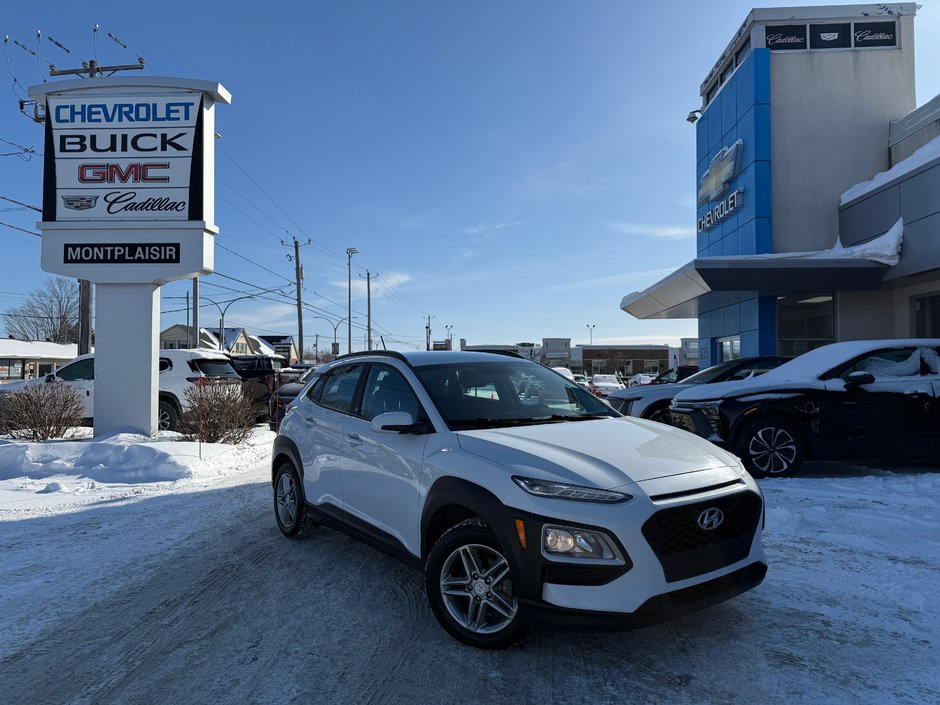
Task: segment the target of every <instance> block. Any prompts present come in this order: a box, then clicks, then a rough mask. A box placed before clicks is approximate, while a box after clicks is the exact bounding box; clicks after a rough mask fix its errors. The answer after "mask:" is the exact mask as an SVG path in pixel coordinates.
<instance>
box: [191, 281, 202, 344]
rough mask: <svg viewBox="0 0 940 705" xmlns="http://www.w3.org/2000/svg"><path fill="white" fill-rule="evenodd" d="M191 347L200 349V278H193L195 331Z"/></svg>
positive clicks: (193, 331)
mask: <svg viewBox="0 0 940 705" xmlns="http://www.w3.org/2000/svg"><path fill="white" fill-rule="evenodd" d="M191 335H192V340H191V341H190V347H193V348H198V347H199V340H200V338H201V337H202V336H200V335H199V277H193V330H192V334H191Z"/></svg>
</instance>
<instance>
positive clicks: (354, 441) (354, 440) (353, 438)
mask: <svg viewBox="0 0 940 705" xmlns="http://www.w3.org/2000/svg"><path fill="white" fill-rule="evenodd" d="M346 440H347V441H349V443H350V445H354V446H361V445H362V438H360V437H359V434H358V433H347V434H346Z"/></svg>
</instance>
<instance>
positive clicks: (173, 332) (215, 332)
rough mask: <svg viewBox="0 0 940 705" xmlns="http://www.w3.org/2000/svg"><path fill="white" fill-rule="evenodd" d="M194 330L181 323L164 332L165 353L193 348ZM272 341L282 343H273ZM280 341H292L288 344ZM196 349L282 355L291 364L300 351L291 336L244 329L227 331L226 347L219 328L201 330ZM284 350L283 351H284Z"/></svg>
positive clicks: (161, 341) (161, 343)
mask: <svg viewBox="0 0 940 705" xmlns="http://www.w3.org/2000/svg"><path fill="white" fill-rule="evenodd" d="M191 331H192V328H191V327H190V326H185V325H183V324H182V323H177V324H176V325H172V326H170V327H169V328H166V329H165V330H163V331H161V333H160V347H161V348H162V349H165V350H179V349H185V348H191V347H193V346H192V344H191V343H190V333H191ZM271 340H275V341H278V342H276V343H275V344H273V345H272V344H271ZM280 341H288V343H289V344H286V345H285V344H284V343H282V342H280ZM195 347H198V348H207V349H209V350H223V351H224V352H227V353H231V354H233V355H249V354H260V355H280V356H281V357H284V358H286V359H289V360H291V361H295V360H296V359H297V351H296V348H295V347H294V341H293V338H291V336H280V335H276V336H254V335H250V334H249V333H248V331H247V330H245V329H244V328H228V327H226V329H225V334H224V338H223V340H222V344H221V345H220V344H219V329H218V327H215V328H200V329H199V344H198V345H196V346H195ZM282 348H283V350H284V351H283V352H282ZM288 350H289V351H290V354H291V357H290V358H288V356H287V354H286V352H287V351H288Z"/></svg>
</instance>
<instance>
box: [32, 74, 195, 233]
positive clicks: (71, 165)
mask: <svg viewBox="0 0 940 705" xmlns="http://www.w3.org/2000/svg"><path fill="white" fill-rule="evenodd" d="M202 100H203V96H202V93H201V92H193V93H179V94H176V95H166V94H160V95H157V96H156V97H147V96H145V97H141V98H137V97H123V96H122V97H107V96H102V95H97V94H91V95H85V96H81V95H68V96H50V97H49V98H48V99H47V103H46V150H45V159H46V163H45V184H44V193H43V220H44V221H46V222H61V221H69V220H86V221H87V220H98V221H121V220H202V219H203V193H202V183H203V182H202V161H203V154H202V152H203V140H202V134H203V130H202V129H201V125H200V121H201V119H202V114H203V111H202Z"/></svg>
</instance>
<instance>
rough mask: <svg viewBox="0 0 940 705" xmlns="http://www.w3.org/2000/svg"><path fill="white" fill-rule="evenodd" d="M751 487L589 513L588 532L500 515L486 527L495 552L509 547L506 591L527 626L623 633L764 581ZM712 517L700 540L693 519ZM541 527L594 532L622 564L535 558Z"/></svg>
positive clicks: (759, 515) (528, 516) (516, 514)
mask: <svg viewBox="0 0 940 705" xmlns="http://www.w3.org/2000/svg"><path fill="white" fill-rule="evenodd" d="M751 485H753V480H749V479H743V478H741V479H735V480H733V481H731V482H728V481H724V482H722V483H720V484H719V485H717V486H715V487H712V488H709V487H705V488H701V491H699V489H695V490H693V491H692V492H689V493H679V494H684V495H685V496H682V497H678V498H673V497H670V496H666V495H664V496H663V497H662V498H661V499H657V500H656V501H653V500H651V499H650V498H649V497H644V496H639V495H638V496H636V497H634V499H633V500H631V501H630V502H628V503H625V504H613V505H591V506H590V512H589V513H588V514H586V515H585V519H587V518H589V519H590V521H589V522H585V521H584V520H583V519H582V520H581V521H577V520H574V517H572V516H570V515H569V516H568V517H561V516H551V517H549V516H545V515H543V514H542V513H541V512H540V513H539V514H534V513H529V512H524V511H521V510H520V509H518V508H516V509H512V508H510V507H505V510H506V511H507V512H509V513H511V517H512V518H509V517H507V519H508V520H507V521H505V523H504V522H503V521H500V522H491V527H492V528H493V529H494V530H495V531H496V532H497V533H498V534H499V535H500V539H501V543H502V545H503V546H505V547H512V549H511V553H512V554H513V559H514V561H515V562H516V565H515V568H516V569H515V570H514V574H513V587H514V590H515V594H516V597H517V599H518V601H519V603H520V609H521V610H522V611H523V614H524V615H525V618H526V619H527V620H530V621H532V622H533V623H536V624H541V625H554V626H557V627H560V628H589V629H590V628H600V629H627V628H632V627H639V626H644V625H646V624H653V623H655V622H659V621H662V620H665V619H668V618H670V617H672V616H678V615H681V614H686V613H688V612H693V611H696V610H699V609H703V608H705V607H708V606H710V605H713V604H717V603H718V602H722V601H724V600H727V599H729V598H731V597H734V596H735V595H738V594H740V593H742V592H745V591H746V590H749V589H751V588H753V587H755V586H756V585H758V584H760V582H761V581H762V580H763V578H764V574H765V573H766V571H767V565H766V558H765V556H764V552H763V548H762V547H761V541H760V534H761V530H762V524H763V500H762V498H761V496H760V490H759V489H757V487H756V485H754V486H753V487H751ZM731 487H733V488H735V489H733V490H731V489H730V488H731ZM563 501H564V500H558V502H563ZM568 504H570V505H573V504H577V503H574V502H571V503H568ZM716 507H717V508H719V509H720V510H721V511H722V512H723V513H724V514H725V516H726V519H725V522H724V524H723V525H722V527H720V529H716V530H715V531H705V530H702V529H701V528H700V527H699V525H698V524H697V523H696V522H697V519H698V518H699V517H700V516H701V514H702V513H703V512H704V511H706V510H708V509H711V508H716ZM573 508H574V507H572V509H573ZM513 518H514V519H522V520H523V522H524V526H525V536H526V543H527V548H525V549H522V548H520V547H519V541H518V538H517V537H516V535H515V534H516V530H515V527H514V526H513ZM496 524H499V525H501V527H502V528H498V527H497V525H496ZM545 524H556V525H567V526H574V527H575V528H584V529H589V530H592V531H598V532H602V533H604V534H606V535H607V536H608V537H609V538H611V539H612V540H613V542H614V543H615V545H616V546H617V548H618V549H619V551H620V553H621V557H622V559H623V560H622V561H620V562H619V563H617V564H615V563H614V562H610V561H607V562H602V561H595V560H585V559H581V560H575V559H567V560H564V561H559V560H558V559H557V558H547V557H546V556H545V555H544V554H543V553H542V551H541V540H542V538H541V535H542V527H543V526H544V525H545Z"/></svg>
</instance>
